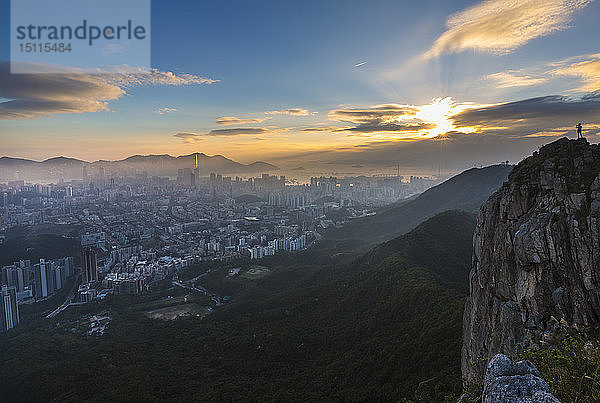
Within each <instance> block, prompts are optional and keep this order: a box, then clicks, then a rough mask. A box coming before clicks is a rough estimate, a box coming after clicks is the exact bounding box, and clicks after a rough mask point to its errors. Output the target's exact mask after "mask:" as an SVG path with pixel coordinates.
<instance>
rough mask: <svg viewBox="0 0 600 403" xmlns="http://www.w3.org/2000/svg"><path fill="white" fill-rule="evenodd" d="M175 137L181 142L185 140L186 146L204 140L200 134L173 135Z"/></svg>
mask: <svg viewBox="0 0 600 403" xmlns="http://www.w3.org/2000/svg"><path fill="white" fill-rule="evenodd" d="M173 137H177V138H179V139H181V140H183V142H184V143H186V144H193V143H195V142H197V141H200V140H202V135H201V134H198V133H189V132H187V133H176V134H174V135H173Z"/></svg>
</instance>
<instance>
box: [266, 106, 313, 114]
mask: <svg viewBox="0 0 600 403" xmlns="http://www.w3.org/2000/svg"><path fill="white" fill-rule="evenodd" d="M265 113H266V114H267V115H291V116H308V115H309V114H310V112H309V111H307V110H306V109H302V108H290V109H282V110H279V111H268V112H265Z"/></svg>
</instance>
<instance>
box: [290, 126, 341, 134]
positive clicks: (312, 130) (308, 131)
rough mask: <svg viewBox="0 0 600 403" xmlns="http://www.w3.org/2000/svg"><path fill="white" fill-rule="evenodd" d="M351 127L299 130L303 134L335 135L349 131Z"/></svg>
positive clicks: (318, 127)
mask: <svg viewBox="0 0 600 403" xmlns="http://www.w3.org/2000/svg"><path fill="white" fill-rule="evenodd" d="M351 128H352V126H348V127H339V126H317V127H306V128H304V129H300V131H301V132H303V133H337V132H343V131H345V130H347V129H351Z"/></svg>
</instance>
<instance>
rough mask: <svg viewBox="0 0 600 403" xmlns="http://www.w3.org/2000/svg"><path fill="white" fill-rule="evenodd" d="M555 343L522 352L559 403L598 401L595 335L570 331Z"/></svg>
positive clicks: (599, 359)
mask: <svg viewBox="0 0 600 403" xmlns="http://www.w3.org/2000/svg"><path fill="white" fill-rule="evenodd" d="M572 333H573V334H571V335H569V336H568V337H565V338H564V339H563V340H561V341H560V342H558V343H555V344H554V345H549V346H545V347H543V348H536V349H534V348H531V349H528V350H527V351H525V352H524V353H523V355H522V358H523V359H527V360H529V361H531V362H533V363H534V364H535V366H536V367H537V369H538V370H539V371H540V374H541V375H542V378H544V380H546V382H548V384H549V386H550V388H551V389H552V392H553V393H554V395H555V396H556V397H558V398H559V399H560V401H561V402H582V403H593V402H598V401H600V346H598V342H597V340H596V339H595V338H589V337H587V336H586V335H585V334H584V333H582V332H572Z"/></svg>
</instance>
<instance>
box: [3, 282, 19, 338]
mask: <svg viewBox="0 0 600 403" xmlns="http://www.w3.org/2000/svg"><path fill="white" fill-rule="evenodd" d="M18 324H19V305H18V304H17V291H16V290H15V287H7V286H5V285H3V286H2V289H0V332H5V331H7V330H8V329H12V328H13V327H15V326H17V325H18Z"/></svg>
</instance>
